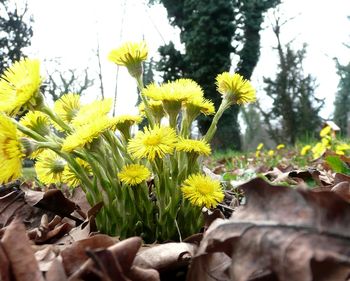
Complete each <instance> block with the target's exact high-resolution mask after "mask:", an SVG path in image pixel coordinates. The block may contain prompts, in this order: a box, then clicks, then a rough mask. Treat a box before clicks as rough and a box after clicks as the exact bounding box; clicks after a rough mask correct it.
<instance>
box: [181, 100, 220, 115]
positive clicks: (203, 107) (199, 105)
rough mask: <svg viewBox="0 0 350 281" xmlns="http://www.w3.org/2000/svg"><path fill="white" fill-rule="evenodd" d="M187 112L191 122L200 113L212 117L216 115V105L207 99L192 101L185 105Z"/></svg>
mask: <svg viewBox="0 0 350 281" xmlns="http://www.w3.org/2000/svg"><path fill="white" fill-rule="evenodd" d="M185 107H186V112H187V115H188V116H189V117H193V118H190V119H191V120H193V119H194V118H196V117H197V116H198V114H199V113H200V112H202V113H203V114H204V115H212V114H214V113H215V107H214V103H213V102H211V101H210V100H207V99H205V98H197V99H191V100H190V101H188V102H186V103H185Z"/></svg>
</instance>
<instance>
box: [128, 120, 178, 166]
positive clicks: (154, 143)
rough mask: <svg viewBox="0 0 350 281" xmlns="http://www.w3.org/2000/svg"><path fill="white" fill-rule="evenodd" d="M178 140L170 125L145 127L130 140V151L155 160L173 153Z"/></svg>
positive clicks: (134, 155)
mask: <svg viewBox="0 0 350 281" xmlns="http://www.w3.org/2000/svg"><path fill="white" fill-rule="evenodd" d="M176 141H177V137H176V133H175V130H174V129H172V128H170V127H159V126H155V127H154V128H153V129H150V128H145V131H144V132H138V133H137V135H136V136H135V137H134V138H133V139H131V140H130V141H129V144H128V151H129V153H130V154H131V155H132V156H133V157H135V158H137V159H141V158H147V159H149V160H152V161H153V160H154V159H155V158H156V157H158V158H163V157H164V156H165V155H166V154H172V153H173V151H174V148H175V143H176Z"/></svg>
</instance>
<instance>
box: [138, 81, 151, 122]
mask: <svg viewBox="0 0 350 281" xmlns="http://www.w3.org/2000/svg"><path fill="white" fill-rule="evenodd" d="M135 79H136V83H137V88H138V89H139V92H140V97H141V100H142V102H143V103H144V105H145V113H146V117H147V120H148V122H149V124H150V126H151V128H152V129H153V128H154V119H153V116H152V114H151V111H150V109H149V104H148V101H147V99H146V97H145V96H144V95H143V94H142V90H143V88H144V87H145V86H144V85H143V81H142V76H137V77H135Z"/></svg>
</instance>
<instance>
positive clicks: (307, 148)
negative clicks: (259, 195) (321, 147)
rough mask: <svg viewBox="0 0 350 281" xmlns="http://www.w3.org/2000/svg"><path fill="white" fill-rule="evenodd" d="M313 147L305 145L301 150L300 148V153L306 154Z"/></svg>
mask: <svg viewBox="0 0 350 281" xmlns="http://www.w3.org/2000/svg"><path fill="white" fill-rule="evenodd" d="M310 149H311V145H309V144H308V145H305V146H304V147H303V148H302V149H301V150H300V155H301V156H304V155H306V154H307V153H308V152H309V151H310Z"/></svg>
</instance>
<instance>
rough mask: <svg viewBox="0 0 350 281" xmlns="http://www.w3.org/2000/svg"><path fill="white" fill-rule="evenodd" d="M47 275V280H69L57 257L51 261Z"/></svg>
mask: <svg viewBox="0 0 350 281" xmlns="http://www.w3.org/2000/svg"><path fill="white" fill-rule="evenodd" d="M45 277H46V278H45V279H46V281H67V276H66V273H65V272H64V268H63V265H62V263H61V262H60V261H59V260H58V259H55V260H54V261H53V262H52V263H51V265H50V268H49V270H48V271H47V273H46V275H45Z"/></svg>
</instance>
